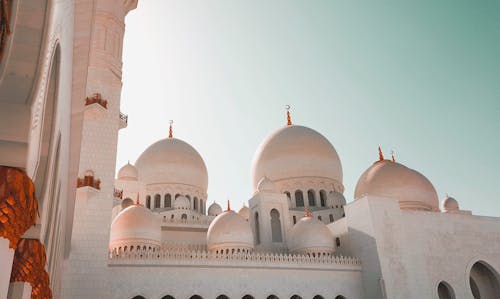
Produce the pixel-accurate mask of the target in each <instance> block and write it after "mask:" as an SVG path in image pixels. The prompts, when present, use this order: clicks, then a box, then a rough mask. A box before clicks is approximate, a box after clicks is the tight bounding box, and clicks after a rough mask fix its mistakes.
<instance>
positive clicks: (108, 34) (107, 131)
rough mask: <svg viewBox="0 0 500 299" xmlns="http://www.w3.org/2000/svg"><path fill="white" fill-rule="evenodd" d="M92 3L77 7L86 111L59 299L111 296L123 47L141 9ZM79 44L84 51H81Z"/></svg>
mask: <svg viewBox="0 0 500 299" xmlns="http://www.w3.org/2000/svg"><path fill="white" fill-rule="evenodd" d="M92 3H93V5H87V3H84V2H83V1H77V3H75V7H76V8H75V11H76V12H75V15H76V16H75V29H74V30H75V32H77V31H78V37H75V39H77V38H78V40H77V41H75V49H74V55H75V57H74V59H73V60H74V61H80V60H79V59H83V58H85V59H87V60H85V61H84V62H83V63H84V65H82V66H81V67H85V72H84V74H85V77H84V78H81V80H83V82H85V83H84V86H83V87H84V89H83V90H84V92H85V95H84V97H83V98H81V99H79V100H81V101H82V102H83V103H84V105H85V109H84V112H83V126H82V130H81V136H82V139H81V145H80V155H79V167H78V184H77V191H76V198H75V203H74V216H73V217H74V218H73V229H72V235H71V248H70V251H69V257H68V259H67V260H66V261H65V264H64V275H63V281H62V284H61V296H60V297H61V298H111V297H112V294H111V290H112V288H111V287H110V285H111V284H110V281H109V273H108V271H109V267H108V257H109V252H108V245H109V230H110V225H111V211H112V205H113V190H114V177H115V169H116V165H115V161H116V152H117V142H118V131H119V129H121V128H124V127H126V125H127V117H126V116H125V115H124V114H122V113H121V112H120V95H121V86H122V81H121V73H122V56H121V55H122V46H123V45H122V43H123V36H124V33H125V16H126V15H127V13H128V12H129V11H130V10H132V9H135V8H136V7H137V0H123V1H116V0H99V1H92ZM86 18H87V19H86ZM85 22H87V23H86V24H87V26H84V25H83V24H84V23H85ZM75 36H76V33H75ZM80 44H81V45H86V47H83V46H82V47H78V45H80ZM77 70H78V69H76V70H75V71H77ZM73 80H75V79H73ZM73 95H75V93H74V94H73ZM77 100H78V99H77ZM75 183H76V182H75ZM82 290H85V294H83V293H82Z"/></svg>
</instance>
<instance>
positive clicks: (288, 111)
mask: <svg viewBox="0 0 500 299" xmlns="http://www.w3.org/2000/svg"><path fill="white" fill-rule="evenodd" d="M285 108H286V125H287V126H291V125H292V117H291V116H290V105H286V106H285Z"/></svg>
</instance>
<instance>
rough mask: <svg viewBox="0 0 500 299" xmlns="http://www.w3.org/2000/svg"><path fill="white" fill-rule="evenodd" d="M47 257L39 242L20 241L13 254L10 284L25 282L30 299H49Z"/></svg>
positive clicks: (50, 292)
mask: <svg viewBox="0 0 500 299" xmlns="http://www.w3.org/2000/svg"><path fill="white" fill-rule="evenodd" d="M46 262H47V257H46V255H45V248H44V247H43V244H42V243H40V241H39V240H36V239H21V240H20V241H19V244H18V245H17V249H16V252H15V253H14V263H13V266H12V274H11V276H10V282H16V281H21V282H27V283H29V284H30V285H31V287H32V291H31V299H51V298H52V291H51V289H50V279H49V274H48V273H47V271H45V263H46Z"/></svg>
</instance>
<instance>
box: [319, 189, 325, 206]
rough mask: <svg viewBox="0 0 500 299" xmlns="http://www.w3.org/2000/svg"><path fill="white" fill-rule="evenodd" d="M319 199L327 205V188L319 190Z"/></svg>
mask: <svg viewBox="0 0 500 299" xmlns="http://www.w3.org/2000/svg"><path fill="white" fill-rule="evenodd" d="M319 200H320V202H321V206H322V207H326V191H325V190H320V191H319Z"/></svg>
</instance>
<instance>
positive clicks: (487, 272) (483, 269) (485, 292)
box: [469, 261, 500, 299]
mask: <svg viewBox="0 0 500 299" xmlns="http://www.w3.org/2000/svg"><path fill="white" fill-rule="evenodd" d="M469 283H470V289H471V292H472V296H474V299H493V298H498V294H500V276H499V275H498V272H497V271H495V269H493V267H491V266H490V265H488V264H487V263H485V262H483V261H479V262H476V263H475V264H474V265H473V266H472V268H471V269H470V274H469Z"/></svg>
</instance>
